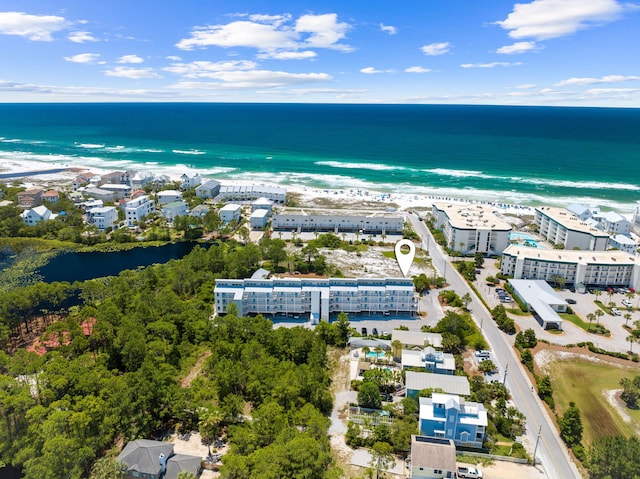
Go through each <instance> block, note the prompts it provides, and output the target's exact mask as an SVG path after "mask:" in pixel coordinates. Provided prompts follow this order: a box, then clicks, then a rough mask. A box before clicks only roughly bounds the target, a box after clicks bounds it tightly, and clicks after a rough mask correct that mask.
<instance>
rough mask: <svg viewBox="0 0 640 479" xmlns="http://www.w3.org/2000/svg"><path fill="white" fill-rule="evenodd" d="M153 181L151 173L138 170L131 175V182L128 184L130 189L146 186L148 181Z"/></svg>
mask: <svg viewBox="0 0 640 479" xmlns="http://www.w3.org/2000/svg"><path fill="white" fill-rule="evenodd" d="M152 181H153V174H152V173H150V172H148V171H138V172H136V174H135V175H133V176H132V177H131V182H130V183H129V186H131V189H132V190H138V189H142V188H144V187H145V186H147V185H148V184H149V183H151V182H152Z"/></svg>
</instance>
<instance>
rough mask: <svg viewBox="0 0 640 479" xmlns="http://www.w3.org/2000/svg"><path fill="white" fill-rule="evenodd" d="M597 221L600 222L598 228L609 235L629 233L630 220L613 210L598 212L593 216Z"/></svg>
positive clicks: (626, 234)
mask: <svg viewBox="0 0 640 479" xmlns="http://www.w3.org/2000/svg"><path fill="white" fill-rule="evenodd" d="M594 218H595V219H596V221H598V223H600V229H602V230H603V231H606V232H607V233H609V234H611V235H617V234H619V235H625V236H629V235H630V234H631V221H629V220H628V219H627V218H625V217H624V216H622V215H621V214H620V213H616V212H615V211H607V212H606V213H600V214H599V215H598V216H595V217H594Z"/></svg>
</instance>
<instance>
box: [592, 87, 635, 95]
mask: <svg viewBox="0 0 640 479" xmlns="http://www.w3.org/2000/svg"><path fill="white" fill-rule="evenodd" d="M585 93H586V94H587V95H624V96H628V95H629V94H630V93H640V88H591V89H589V90H587V91H586V92H585Z"/></svg>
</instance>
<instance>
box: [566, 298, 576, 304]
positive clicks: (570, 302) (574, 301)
mask: <svg viewBox="0 0 640 479" xmlns="http://www.w3.org/2000/svg"><path fill="white" fill-rule="evenodd" d="M567 303H569V304H576V303H577V301H576V300H575V299H571V298H569V299H567Z"/></svg>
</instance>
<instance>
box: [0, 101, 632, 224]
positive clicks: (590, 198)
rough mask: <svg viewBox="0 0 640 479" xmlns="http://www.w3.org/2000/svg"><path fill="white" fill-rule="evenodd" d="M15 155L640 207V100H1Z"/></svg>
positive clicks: (510, 199)
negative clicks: (631, 105)
mask: <svg viewBox="0 0 640 479" xmlns="http://www.w3.org/2000/svg"><path fill="white" fill-rule="evenodd" d="M2 158H4V159H11V160H20V159H23V160H32V161H41V162H43V169H49V168H52V167H53V166H52V165H54V164H55V165H56V166H57V165H59V164H62V165H68V166H77V165H89V166H93V167H96V168H103V169H108V170H115V169H119V170H121V169H138V170H151V171H153V172H155V173H161V172H163V171H166V172H168V173H172V174H176V173H181V172H194V171H199V172H200V173H201V174H203V175H204V176H206V177H211V178H216V179H220V180H222V181H224V180H236V181H242V180H247V181H252V182H263V183H274V184H281V185H284V186H286V185H297V186H304V187H307V188H310V189H311V188H313V189H325V188H326V189H328V188H331V189H343V190H367V191H379V192H385V193H393V192H396V193H405V194H407V193H408V194H416V195H426V196H434V197H456V198H468V199H472V200H487V201H493V202H502V203H511V204H522V205H536V204H541V203H547V204H557V205H566V204H568V203H571V202H580V203H583V204H587V205H592V206H601V207H603V208H605V209H615V210H617V211H619V212H622V213H624V212H627V213H628V212H631V211H633V210H634V209H635V207H636V206H638V205H640V203H639V201H640V167H639V166H638V163H639V160H640V109H614V108H568V107H517V106H460V105H342V104H227V103H218V104H211V103H144V104H143V103H133V104H132V103H115V104H113V103H100V104H1V105H0V159H2Z"/></svg>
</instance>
